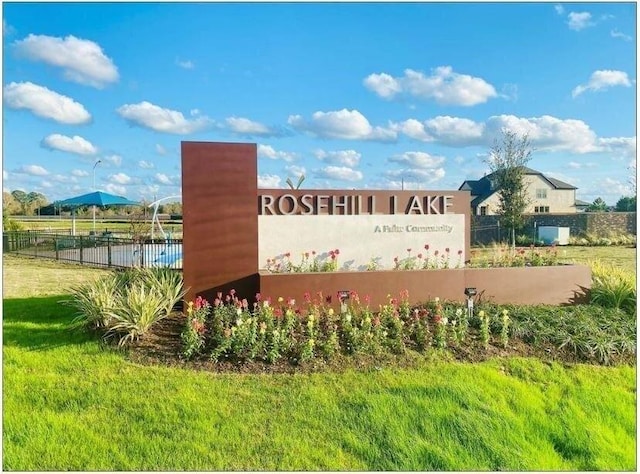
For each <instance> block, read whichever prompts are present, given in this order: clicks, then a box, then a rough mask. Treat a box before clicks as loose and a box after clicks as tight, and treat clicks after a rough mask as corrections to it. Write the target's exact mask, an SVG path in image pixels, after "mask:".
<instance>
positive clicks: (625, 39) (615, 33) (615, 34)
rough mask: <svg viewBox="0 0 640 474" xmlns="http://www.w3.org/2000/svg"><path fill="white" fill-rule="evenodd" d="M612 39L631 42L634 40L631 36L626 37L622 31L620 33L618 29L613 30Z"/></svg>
mask: <svg viewBox="0 0 640 474" xmlns="http://www.w3.org/2000/svg"><path fill="white" fill-rule="evenodd" d="M611 37H612V38H620V39H623V40H624V41H631V40H632V39H633V38H632V37H631V36H629V35H625V34H624V33H622V32H621V31H618V30H617V29H616V28H614V29H613V30H611Z"/></svg>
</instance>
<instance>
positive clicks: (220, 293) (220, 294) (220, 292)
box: [218, 291, 222, 299]
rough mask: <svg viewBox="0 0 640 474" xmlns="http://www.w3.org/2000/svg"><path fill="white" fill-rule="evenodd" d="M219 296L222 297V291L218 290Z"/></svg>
mask: <svg viewBox="0 0 640 474" xmlns="http://www.w3.org/2000/svg"><path fill="white" fill-rule="evenodd" d="M218 298H219V299H222V291H218Z"/></svg>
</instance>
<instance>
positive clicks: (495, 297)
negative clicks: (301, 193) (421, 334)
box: [260, 265, 591, 309]
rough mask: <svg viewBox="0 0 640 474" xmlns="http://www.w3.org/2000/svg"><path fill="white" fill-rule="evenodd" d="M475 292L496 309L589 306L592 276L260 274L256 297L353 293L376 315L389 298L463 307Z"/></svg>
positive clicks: (546, 272)
mask: <svg viewBox="0 0 640 474" xmlns="http://www.w3.org/2000/svg"><path fill="white" fill-rule="evenodd" d="M467 287H474V288H476V289H477V291H478V297H479V298H482V299H483V300H485V301H491V302H494V303H497V304H551V305H563V304H578V303H586V302H588V296H587V295H588V289H589V288H590V287H591V270H590V269H589V267H587V266H584V265H563V266H556V267H525V268H458V269H442V270H414V271H405V270H401V271H393V270H389V271H375V272H328V273H286V274H266V273H261V274H260V292H261V294H262V296H263V298H264V297H267V296H270V297H271V298H273V299H275V298H278V297H279V296H282V297H283V298H289V297H291V298H295V299H296V300H297V301H298V302H300V301H303V300H302V298H303V295H304V294H305V292H309V293H311V295H315V294H316V293H317V292H319V291H321V292H322V294H323V295H325V296H328V295H331V296H332V300H333V301H332V302H333V303H335V304H337V303H336V295H337V293H338V291H341V290H350V291H356V292H357V293H358V294H359V295H360V297H361V299H362V298H363V297H364V296H365V295H369V296H370V297H371V307H372V308H373V309H377V308H378V306H379V305H380V304H385V303H387V302H388V299H387V294H390V295H391V297H397V296H398V295H399V293H400V292H401V291H403V290H408V291H409V300H410V302H411V303H412V304H416V303H421V302H424V301H426V300H431V299H433V298H435V297H439V298H440V299H442V300H449V301H459V302H464V301H465V299H466V296H465V294H464V290H465V288H467Z"/></svg>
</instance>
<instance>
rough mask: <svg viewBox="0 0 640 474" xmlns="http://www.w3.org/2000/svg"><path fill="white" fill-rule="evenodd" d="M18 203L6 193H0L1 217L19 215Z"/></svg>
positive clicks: (19, 207)
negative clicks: (0, 195) (0, 197)
mask: <svg viewBox="0 0 640 474" xmlns="http://www.w3.org/2000/svg"><path fill="white" fill-rule="evenodd" d="M20 209H21V206H20V203H19V202H18V201H17V200H16V198H14V197H13V195H12V194H11V193H9V192H7V191H3V192H2V211H3V212H2V213H3V215H16V214H19V213H20Z"/></svg>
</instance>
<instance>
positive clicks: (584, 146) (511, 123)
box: [391, 115, 635, 153]
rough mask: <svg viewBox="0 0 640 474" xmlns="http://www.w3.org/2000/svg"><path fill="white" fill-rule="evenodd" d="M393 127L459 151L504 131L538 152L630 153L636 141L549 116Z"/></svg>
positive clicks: (438, 119) (451, 120)
mask: <svg viewBox="0 0 640 474" xmlns="http://www.w3.org/2000/svg"><path fill="white" fill-rule="evenodd" d="M391 126H392V128H394V129H395V130H397V131H398V132H400V133H403V134H404V135H406V136H408V137H410V138H413V139H415V140H420V141H423V142H433V143H438V144H441V145H446V146H456V147H458V146H460V147H465V146H484V147H488V146H491V145H492V144H493V141H494V139H496V138H499V137H500V135H501V133H502V130H503V129H509V130H512V131H514V132H516V133H518V134H519V135H524V134H528V135H529V138H530V139H531V142H532V145H533V147H534V148H535V150H537V151H568V152H571V153H593V152H602V151H610V150H611V149H612V147H616V146H617V148H618V149H620V150H627V151H626V152H625V153H630V152H631V150H635V138H626V137H621V138H605V139H599V138H598V137H597V136H596V134H595V132H594V131H593V130H591V128H590V127H589V125H587V124H586V123H585V122H583V121H582V120H575V119H564V120H563V119H559V118H556V117H553V116H550V115H543V116H541V117H530V118H522V117H516V116H514V115H494V116H491V117H489V118H488V119H487V121H486V122H474V121H473V120H469V119H463V118H457V117H448V116H447V117H442V116H439V117H435V118H433V119H429V120H426V121H424V122H419V121H417V120H415V119H409V120H407V121H405V122H401V123H398V124H392V125H391Z"/></svg>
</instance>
